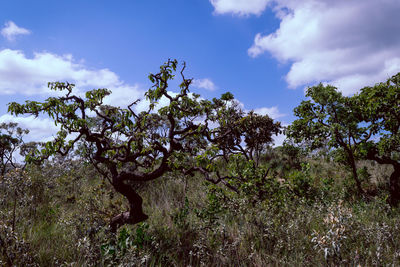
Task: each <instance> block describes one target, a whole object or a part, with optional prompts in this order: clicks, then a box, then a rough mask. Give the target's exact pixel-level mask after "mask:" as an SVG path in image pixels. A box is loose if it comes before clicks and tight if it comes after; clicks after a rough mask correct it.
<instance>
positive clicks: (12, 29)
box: [1, 21, 31, 41]
mask: <svg viewBox="0 0 400 267" xmlns="http://www.w3.org/2000/svg"><path fill="white" fill-rule="evenodd" d="M30 33H31V32H30V31H29V30H28V29H24V28H21V27H18V26H17V25H16V24H15V23H14V22H12V21H7V22H6V23H5V24H4V28H3V29H1V35H3V36H4V38H6V39H7V40H8V41H14V40H15V37H16V36H18V35H27V34H30Z"/></svg>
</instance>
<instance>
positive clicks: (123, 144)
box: [9, 60, 280, 230]
mask: <svg viewBox="0 0 400 267" xmlns="http://www.w3.org/2000/svg"><path fill="white" fill-rule="evenodd" d="M177 65H178V62H177V61H176V60H168V62H166V63H165V64H163V65H162V66H161V67H160V71H159V72H158V73H156V74H150V75H149V80H150V81H151V82H152V84H153V85H152V87H151V88H150V89H149V90H148V91H147V93H146V100H147V101H148V109H147V110H144V111H141V112H138V111H136V110H135V108H134V106H135V104H137V102H138V100H136V101H134V102H132V104H130V105H129V106H128V107H127V108H120V107H114V106H109V105H104V104H103V100H104V98H105V97H106V96H107V95H109V94H111V92H110V91H109V90H107V89H95V90H92V91H88V92H87V93H86V96H85V98H83V97H80V96H78V95H75V94H73V88H74V84H70V83H62V82H53V83H49V87H50V89H51V90H56V91H62V92H64V93H65V95H63V96H61V97H50V98H48V99H47V100H45V101H44V102H36V101H26V103H25V104H18V103H15V102H14V103H10V104H9V111H10V112H11V113H12V114H14V115H20V114H33V115H35V116H39V114H45V115H47V116H49V117H50V118H52V119H53V120H54V122H55V123H56V125H59V127H60V130H59V131H58V133H57V136H56V137H55V138H54V140H52V141H49V142H46V143H45V144H43V145H42V147H41V148H39V149H35V150H32V151H31V153H30V154H28V155H27V158H26V159H27V161H29V162H36V163H40V162H42V161H43V160H45V159H47V158H49V157H51V156H52V155H55V154H61V155H67V154H68V153H70V152H71V151H73V150H74V149H76V146H77V145H78V144H81V148H83V149H82V151H83V153H84V154H85V155H86V157H87V158H88V159H89V160H90V162H91V163H92V164H93V165H94V166H95V167H96V169H97V170H98V172H99V173H101V174H102V175H103V176H104V177H105V178H107V179H108V180H109V182H110V183H111V184H112V186H113V187H114V188H115V190H116V191H117V192H119V193H121V194H122V195H124V196H125V197H126V199H127V200H128V202H129V207H130V208H129V211H126V212H123V213H121V214H119V215H117V216H115V217H114V218H113V219H112V220H111V224H110V225H111V228H112V229H113V230H115V229H117V228H118V227H119V226H121V225H123V224H127V223H128V224H135V223H138V222H141V221H143V220H145V219H147V218H148V216H147V215H146V214H145V213H144V212H143V210H142V198H141V197H140V196H139V194H138V193H137V192H136V191H135V189H134V186H133V184H132V183H134V182H138V181H139V182H144V181H150V180H154V179H157V178H160V177H161V176H162V175H164V174H165V173H166V172H172V171H180V172H182V173H184V174H194V173H196V172H197V173H201V174H202V175H203V176H204V177H205V179H207V180H209V181H211V182H213V183H219V182H222V183H224V184H225V185H226V186H228V187H229V188H231V189H232V190H235V191H237V189H236V188H235V186H233V185H232V184H231V183H229V182H228V181H229V179H234V178H235V177H233V176H232V175H227V176H226V175H225V176H222V175H221V174H220V173H219V171H218V167H217V164H218V162H219V161H220V160H229V158H230V157H231V156H233V155H237V154H240V155H243V156H244V157H245V158H246V159H247V160H251V161H252V162H257V158H258V157H259V153H260V151H261V150H262V148H263V146H265V145H266V144H269V143H271V142H272V135H273V134H278V133H279V132H280V124H279V123H275V122H273V120H272V119H270V118H269V117H268V116H266V115H265V116H261V115H256V114H254V113H252V112H250V113H249V114H247V113H246V112H243V111H242V110H241V109H240V108H239V106H238V105H237V104H235V101H234V98H233V95H232V94H230V93H225V94H223V95H222V96H221V98H218V99H217V98H214V99H213V100H212V101H210V100H205V99H202V98H200V96H199V95H197V94H194V93H190V92H189V86H190V84H191V82H192V79H187V78H185V76H184V70H185V64H183V66H182V68H181V70H180V72H179V74H180V76H181V79H182V81H181V83H180V85H179V93H172V92H171V91H169V82H170V81H171V80H172V79H174V77H175V73H176V72H177ZM162 98H163V99H165V100H167V102H168V104H167V105H165V106H163V107H158V106H157V104H158V102H159V101H160V100H161V99H162ZM254 166H256V165H254Z"/></svg>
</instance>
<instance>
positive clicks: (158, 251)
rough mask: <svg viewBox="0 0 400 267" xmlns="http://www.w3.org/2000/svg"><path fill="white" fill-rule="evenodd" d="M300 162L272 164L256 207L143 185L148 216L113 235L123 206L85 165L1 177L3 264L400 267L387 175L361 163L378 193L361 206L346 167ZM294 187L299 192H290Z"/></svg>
mask: <svg viewBox="0 0 400 267" xmlns="http://www.w3.org/2000/svg"><path fill="white" fill-rule="evenodd" d="M306 163H307V164H306V165H303V168H302V170H294V169H290V168H289V169H286V170H285V171H280V170H279V168H278V167H276V168H277V172H275V174H274V175H275V176H274V177H272V179H276V180H279V181H280V182H279V183H280V187H279V188H281V189H279V190H281V191H279V192H272V193H271V192H270V193H271V194H270V196H269V197H268V198H266V199H262V200H257V199H256V200H255V198H254V196H248V195H246V194H240V195H238V194H236V193H234V192H231V191H229V190H227V189H226V188H223V187H216V186H214V185H210V184H207V183H205V182H204V180H203V179H202V178H201V177H200V176H194V177H182V176H181V175H180V174H177V173H171V174H169V175H166V176H164V177H163V178H161V179H158V180H155V181H153V182H150V183H148V184H146V185H145V186H142V189H141V195H142V196H143V198H144V209H145V212H146V213H147V214H149V215H150V218H149V219H148V220H147V221H146V222H145V223H141V224H139V225H135V226H124V227H122V228H121V229H120V230H119V232H118V233H117V234H115V235H114V234H112V233H111V232H110V231H109V229H108V223H109V219H110V218H111V217H112V216H113V215H115V214H117V213H118V212H120V211H123V210H126V208H127V207H126V202H125V200H124V199H123V198H122V197H121V196H119V195H118V194H116V193H114V192H113V191H112V188H111V187H110V185H108V184H107V183H106V182H105V181H103V180H102V179H101V178H99V176H98V175H96V174H95V172H94V171H93V170H92V169H91V168H90V167H89V166H84V165H81V164H79V163H74V162H67V161H66V162H64V163H62V164H56V163H53V164H51V165H50V166H48V167H47V168H46V169H36V168H33V167H32V168H31V169H28V170H27V172H26V173H25V174H24V177H27V179H22V180H21V179H19V180H18V179H16V178H15V177H16V174H13V175H14V177H13V176H12V175H11V174H10V175H11V176H8V177H3V178H1V180H0V185H2V186H0V191H1V192H0V198H1V199H0V237H1V240H3V241H4V240H8V241H7V242H8V243H7V244H9V245H7V248H6V249H4V248H3V250H2V251H1V253H2V254H1V255H0V260H1V261H0V265H6V264H7V262H6V259H7V257H8V256H9V255H18V256H19V257H18V260H17V258H16V257H14V258H13V261H14V263H15V264H16V265H17V266H29V265H31V266H35V264H36V265H37V266H55V265H57V266H115V265H120V266H132V265H133V266H282V265H283V266H338V265H353V266H357V265H361V266H369V265H400V229H399V228H400V216H399V215H400V214H399V210H398V209H394V208H391V207H389V206H388V205H387V204H386V202H385V198H386V193H385V190H384V188H385V183H387V179H386V176H387V174H388V173H390V169H386V168H382V167H380V166H377V165H373V164H371V163H369V162H362V163H361V164H360V166H359V167H360V168H362V167H364V166H365V167H366V168H367V170H368V174H370V176H369V179H365V180H364V181H363V186H364V188H375V189H376V190H375V191H376V192H375V194H374V196H373V197H372V198H370V199H369V200H364V199H362V198H360V197H359V196H358V195H357V194H356V193H355V192H354V190H353V188H354V184H352V181H351V179H350V178H349V177H350V176H349V172H348V171H347V170H346V169H345V168H344V167H343V166H341V165H338V164H336V163H333V162H326V161H323V160H320V159H308V160H307V162H306ZM63 164H64V165H63ZM65 164H68V166H69V167H68V168H66V167H65ZM281 170H282V169H281ZM299 179H300V180H299ZM17 181H18V188H19V189H20V190H21V192H23V194H22V193H21V194H20V195H19V196H20V197H19V199H18V201H17V213H16V223H15V225H16V226H15V231H14V232H13V233H12V231H10V225H11V223H12V222H11V218H10V214H11V213H10V212H11V211H12V203H13V202H12V201H11V200H12V198H10V196H12V194H13V191H12V190H14V189H13V188H16V187H12V186H10V185H12V184H13V182H14V183H16V182H17ZM6 185H7V186H6ZM296 186H297V187H299V186H300V187H301V188H300V189H301V190H300V189H299V188H297V189H298V191H297V192H302V193H301V194H303V195H301V194H300V195H294V194H293V193H292V192H293V190H294V189H296ZM274 190H275V189H274ZM302 190H303V191H302ZM304 190H306V191H304ZM307 190H308V191H307ZM310 192H311V193H310ZM7 255H8V256H7Z"/></svg>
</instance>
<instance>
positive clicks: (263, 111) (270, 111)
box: [254, 106, 286, 120]
mask: <svg viewBox="0 0 400 267" xmlns="http://www.w3.org/2000/svg"><path fill="white" fill-rule="evenodd" d="M254 112H255V113H257V114H259V115H268V116H269V117H271V118H272V119H274V120H276V119H278V118H281V117H284V116H286V114H283V113H280V111H279V110H278V107H276V106H275V107H270V108H267V107H262V108H256V109H255V110H254Z"/></svg>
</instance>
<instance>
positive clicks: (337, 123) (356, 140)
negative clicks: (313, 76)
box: [287, 84, 372, 193]
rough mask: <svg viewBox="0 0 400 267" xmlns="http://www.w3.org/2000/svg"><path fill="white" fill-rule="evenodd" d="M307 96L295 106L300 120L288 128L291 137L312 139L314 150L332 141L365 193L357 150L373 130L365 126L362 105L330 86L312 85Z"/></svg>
mask: <svg viewBox="0 0 400 267" xmlns="http://www.w3.org/2000/svg"><path fill="white" fill-rule="evenodd" d="M306 96H307V97H310V98H311V100H307V101H302V102H301V104H300V105H299V106H298V107H296V108H295V109H294V114H295V115H296V116H297V117H298V119H297V120H295V121H294V122H293V123H292V125H290V126H289V127H288V130H287V136H288V137H289V138H292V139H293V140H294V141H295V142H297V143H301V142H302V141H306V142H308V143H309V144H310V149H311V150H313V149H316V148H320V147H322V146H324V145H325V141H326V140H329V141H328V146H329V148H341V149H343V151H344V153H345V155H346V162H347V164H348V166H349V167H350V169H351V171H352V175H353V178H354V180H355V182H356V185H357V189H358V191H359V192H360V193H363V192H364V191H363V189H362V186H361V181H360V179H359V178H358V174H357V166H356V159H357V157H356V154H357V153H356V152H357V150H358V148H359V147H360V145H361V144H362V143H363V142H366V141H367V140H368V139H369V138H370V137H371V134H372V132H370V131H369V130H370V129H369V128H367V127H362V126H361V124H360V123H361V121H360V118H359V109H360V108H359V107H358V106H357V105H356V104H355V102H354V101H353V99H352V98H349V97H344V96H343V95H342V94H341V93H340V92H339V91H337V89H336V88H335V87H333V86H330V85H327V86H324V85H322V84H319V85H317V86H313V87H310V88H308V90H307V93H306Z"/></svg>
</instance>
